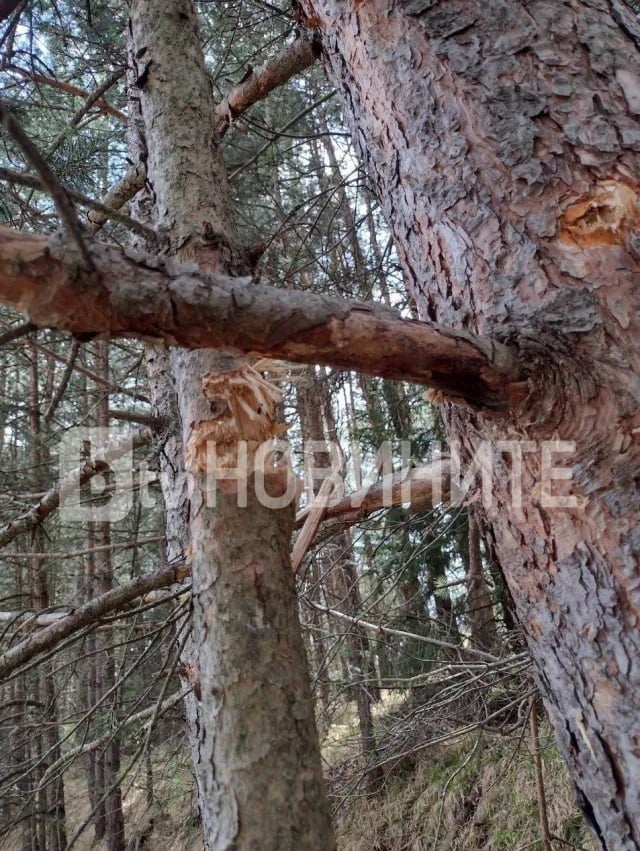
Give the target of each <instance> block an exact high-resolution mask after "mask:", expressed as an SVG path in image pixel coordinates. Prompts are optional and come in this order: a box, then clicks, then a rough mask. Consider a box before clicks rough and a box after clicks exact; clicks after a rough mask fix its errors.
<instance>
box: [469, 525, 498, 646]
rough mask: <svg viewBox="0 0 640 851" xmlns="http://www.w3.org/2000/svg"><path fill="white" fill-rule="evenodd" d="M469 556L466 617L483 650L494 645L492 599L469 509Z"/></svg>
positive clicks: (476, 529) (474, 638)
mask: <svg viewBox="0 0 640 851" xmlns="http://www.w3.org/2000/svg"><path fill="white" fill-rule="evenodd" d="M468 525H469V557H468V561H467V617H468V619H469V623H470V625H471V637H472V638H473V641H474V644H476V645H477V646H478V647H482V648H484V649H485V650H490V649H491V648H492V647H495V645H496V642H497V635H496V624H495V620H494V617H493V600H492V599H491V593H490V591H489V586H488V585H487V580H486V579H485V577H484V572H483V570H482V553H481V551H480V527H479V526H478V522H477V520H476V519H475V517H474V516H473V513H472V512H471V511H469V512H468Z"/></svg>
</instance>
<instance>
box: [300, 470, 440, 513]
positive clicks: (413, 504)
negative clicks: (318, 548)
mask: <svg viewBox="0 0 640 851" xmlns="http://www.w3.org/2000/svg"><path fill="white" fill-rule="evenodd" d="M449 492H450V472H449V460H448V458H438V459H436V460H435V461H430V462H429V463H428V464H423V465H421V466H420V467H412V468H411V469H409V470H407V471H402V472H400V473H390V474H388V475H386V476H383V477H382V478H381V479H380V480H379V481H377V482H374V484H372V485H370V486H369V487H366V488H362V489H361V490H358V491H355V492H354V493H350V494H348V495H347V496H345V497H343V498H342V499H340V500H338V501H337V502H334V503H332V502H330V501H329V502H328V503H327V505H326V506H325V508H324V513H323V516H322V519H323V521H326V520H332V519H335V518H339V519H340V520H342V521H345V522H347V523H349V524H353V523H357V522H358V521H359V520H361V519H363V518H364V517H366V516H367V515H369V514H372V513H373V512H374V511H378V510H379V509H381V508H391V507H393V506H394V505H403V504H408V505H409V511H411V512H414V513H415V512H417V511H427V510H428V509H429V508H433V507H434V506H436V505H438V504H439V503H441V502H444V501H445V500H447V499H448V498H449ZM312 510H313V506H311V507H309V508H305V509H303V510H302V511H299V512H298V513H297V515H296V524H295V527H296V529H299V528H300V527H301V526H302V525H303V524H304V523H305V522H306V519H307V517H308V516H309V515H310V513H311V511H312Z"/></svg>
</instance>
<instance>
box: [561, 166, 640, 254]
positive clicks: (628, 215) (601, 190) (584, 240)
mask: <svg viewBox="0 0 640 851" xmlns="http://www.w3.org/2000/svg"><path fill="white" fill-rule="evenodd" d="M638 209H639V208H638V195H637V194H636V192H635V191H634V190H633V189H632V188H631V187H630V186H627V185H626V184H624V183H621V182H620V181H617V180H603V181H601V182H600V183H597V184H596V186H595V188H594V190H593V192H591V193H589V195H585V196H583V197H582V198H580V199H579V200H578V201H576V202H575V203H573V204H571V205H570V206H569V207H567V209H566V210H565V211H564V213H563V214H562V218H561V219H560V241H561V242H564V243H568V244H574V245H579V246H581V247H582V248H591V247H595V246H601V245H623V244H624V243H625V242H626V240H627V238H628V237H629V235H630V234H631V232H632V231H633V230H634V229H636V228H637V226H638Z"/></svg>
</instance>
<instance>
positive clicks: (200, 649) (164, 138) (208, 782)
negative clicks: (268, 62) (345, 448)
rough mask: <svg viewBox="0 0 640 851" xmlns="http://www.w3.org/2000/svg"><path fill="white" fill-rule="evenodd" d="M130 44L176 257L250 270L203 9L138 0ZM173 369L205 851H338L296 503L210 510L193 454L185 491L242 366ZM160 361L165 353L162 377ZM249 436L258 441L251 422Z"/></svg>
mask: <svg viewBox="0 0 640 851" xmlns="http://www.w3.org/2000/svg"><path fill="white" fill-rule="evenodd" d="M130 39H131V45H130V56H131V57H132V62H133V63H137V65H138V67H137V69H136V72H137V83H136V85H137V88H138V102H139V110H140V114H139V119H140V126H141V130H142V131H143V133H144V136H145V137H146V147H147V151H148V160H147V173H148V180H149V183H150V185H151V187H152V189H153V202H154V203H153V224H154V225H155V227H156V228H160V229H162V230H163V231H164V232H166V233H167V236H168V238H169V242H170V249H169V250H170V253H171V254H174V255H178V256H179V257H180V259H182V260H197V262H198V263H199V264H200V265H201V266H203V267H204V268H208V269H210V270H212V271H213V272H216V273H222V274H226V275H233V274H243V273H245V274H246V263H245V261H244V259H243V256H242V252H241V250H240V248H239V244H238V238H237V234H236V231H235V223H234V218H233V214H232V212H231V206H230V200H229V193H228V189H227V182H226V175H225V173H224V167H223V164H222V160H221V157H220V152H219V145H218V139H217V135H216V129H215V128H216V121H215V109H214V104H213V100H212V96H211V84H210V81H209V78H208V76H207V73H206V70H205V67H204V59H203V56H202V48H201V44H200V39H199V33H198V29H197V23H196V17H195V8H194V4H193V3H192V2H190V0H177V2H175V3H171V4H167V3H166V2H164V0H135V2H133V3H132V5H131V20H130ZM167 367H168V372H167V377H168V378H169V380H170V381H171V384H172V387H173V392H174V393H175V395H176V401H177V408H178V412H179V416H180V422H181V428H180V431H181V433H180V432H178V433H176V434H175V435H174V438H173V440H172V443H171V446H170V447H169V451H170V452H171V453H172V455H171V459H170V463H171V466H172V468H173V475H172V476H165V477H164V478H165V495H166V497H168V501H169V504H170V505H171V506H172V511H171V516H170V524H169V526H168V530H167V531H168V537H173V538H174V540H175V541H176V543H178V542H179V543H180V548H181V549H182V548H184V546H185V545H186V543H187V540H188V539H189V538H190V547H191V562H192V578H193V586H192V587H193V594H192V603H193V635H194V645H195V657H194V658H193V660H192V664H193V665H197V669H195V670H191V671H190V674H189V676H190V679H191V681H192V682H193V685H194V696H195V698H196V701H197V703H198V706H197V707H195V708H194V707H192V709H193V712H192V713H191V719H190V720H191V721H192V723H193V724H194V725H195V724H196V723H197V731H196V732H197V736H196V739H197V741H196V743H195V761H196V765H195V769H196V776H197V779H198V784H199V799H200V800H199V803H200V810H201V814H202V821H203V830H204V844H205V847H206V848H207V849H211V851H223V849H224V851H231V849H234V851H250V849H251V851H252V850H253V849H258V848H259V849H261V851H276V850H277V851H280V849H290V851H320V849H323V851H324V849H328V851H331V849H333V848H334V847H335V843H334V840H333V834H332V828H331V823H330V819H329V812H328V805H327V801H326V797H325V794H324V789H323V781H322V773H321V767H320V755H319V747H318V740H317V734H316V730H315V723H314V715H313V704H312V701H311V694H310V689H309V683H308V673H307V668H306V659H305V654H304V645H303V642H302V636H301V632H300V625H299V621H298V611H297V604H296V597H295V588H294V579H293V575H292V571H291V567H290V555H289V553H290V544H289V542H290V536H291V531H292V525H293V508H292V506H289V507H288V508H285V509H282V510H278V511H274V510H271V509H269V508H268V507H266V506H265V505H262V504H261V503H260V501H259V500H258V497H257V496H256V488H255V487H254V480H253V479H252V478H251V477H250V478H249V480H248V482H247V485H248V487H247V494H248V505H247V506H246V507H245V508H241V507H238V495H237V494H236V493H234V492H232V489H231V488H224V486H222V485H219V486H218V487H217V490H216V493H215V502H214V503H213V504H214V505H215V507H212V502H213V499H214V498H213V495H212V493H210V492H207V486H206V485H207V483H206V481H205V476H204V474H203V473H202V472H201V467H200V463H199V459H196V460H195V461H193V459H192V461H193V463H192V466H191V474H192V475H190V476H189V478H188V498H187V496H186V495H185V493H184V491H183V490H182V489H181V488H180V471H181V470H182V469H183V459H182V458H181V457H180V455H181V451H182V447H183V446H187V444H189V443H190V442H191V441H192V438H193V437H194V436H196V434H197V431H198V429H197V427H198V425H199V424H201V423H202V422H206V423H207V424H208V425H210V426H211V428H213V429H215V427H216V426H217V423H218V421H221V420H223V419H224V418H225V416H226V414H227V412H228V410H229V407H228V406H233V402H234V399H233V394H231V395H230V396H229V397H228V399H227V401H226V402H224V405H221V404H220V400H221V398H222V397H218V396H213V397H210V398H207V397H205V396H204V395H203V383H202V382H203V378H204V377H205V376H206V375H209V376H211V378H212V380H213V381H215V382H218V384H216V387H218V386H219V387H220V388H222V390H224V387H225V381H227V382H228V380H229V376H232V375H237V374H238V373H239V372H241V371H242V370H243V369H244V365H243V364H242V363H238V362H236V361H235V360H234V359H232V358H225V357H224V356H220V355H217V354H215V353H212V352H208V351H206V350H203V351H198V352H189V351H185V350H174V351H173V352H172V353H171V355H170V357H169V362H168V364H167ZM162 368H163V365H162V362H161V360H160V361H159V362H156V369H158V371H159V372H162ZM225 370H226V372H225ZM222 390H221V392H222ZM170 396H171V393H169V392H168V393H167V394H166V400H167V402H168V405H167V406H166V407H169V406H170V403H171V399H170ZM225 421H226V420H225ZM232 424H233V423H232ZM236 425H237V423H236ZM274 427H275V426H274ZM236 436H237V439H238V440H241V439H242V438H243V437H244V436H245V435H243V434H242V432H241V431H240V430H239V431H238V433H237V435H236ZM247 437H249V435H247ZM214 439H215V438H214ZM174 485H175V486H176V489H177V493H178V496H177V497H176V492H172V488H173V486H174ZM239 487H241V486H239ZM184 524H188V533H187V530H185V528H184Z"/></svg>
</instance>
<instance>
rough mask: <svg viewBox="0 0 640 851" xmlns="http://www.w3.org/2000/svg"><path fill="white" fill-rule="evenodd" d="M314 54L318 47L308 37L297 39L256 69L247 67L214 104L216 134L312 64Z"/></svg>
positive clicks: (315, 54) (315, 57)
mask: <svg viewBox="0 0 640 851" xmlns="http://www.w3.org/2000/svg"><path fill="white" fill-rule="evenodd" d="M318 56H319V51H318V47H317V45H315V44H314V42H313V41H312V40H311V39H309V38H298V39H296V41H295V42H294V43H293V44H292V45H288V46H287V47H285V48H284V50H281V51H280V52H279V53H278V54H277V55H276V56H274V57H273V58H272V59H267V61H266V62H265V63H264V64H263V65H262V66H261V67H260V68H258V70H257V71H253V70H251V71H250V72H249V74H248V76H247V78H246V79H245V80H243V81H242V82H241V83H239V84H238V85H237V86H236V87H235V88H234V89H232V90H231V91H230V92H229V94H228V95H227V96H226V98H225V99H224V100H223V101H222V102H221V103H220V104H218V106H217V107H216V115H217V118H218V133H219V135H220V136H224V134H225V133H226V132H227V130H228V129H229V127H230V126H231V124H232V122H233V121H234V120H235V119H236V118H237V117H238V116H239V115H242V113H243V112H246V111H247V110H248V109H249V107H251V106H253V104H254V103H257V102H258V101H260V100H263V99H264V98H266V97H267V95H268V94H269V93H270V92H272V91H273V90H274V89H277V88H279V87H280V86H283V85H284V84H285V83H287V82H288V81H289V80H290V79H291V77H293V76H294V74H297V73H299V72H300V71H304V70H305V68H308V67H309V66H310V65H313V63H314V62H315V61H316V59H317V58H318Z"/></svg>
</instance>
